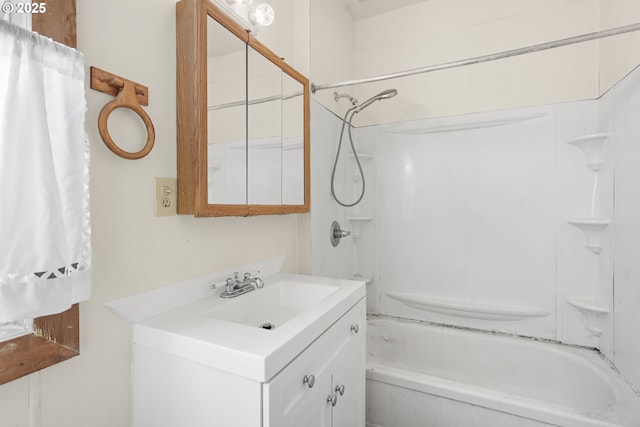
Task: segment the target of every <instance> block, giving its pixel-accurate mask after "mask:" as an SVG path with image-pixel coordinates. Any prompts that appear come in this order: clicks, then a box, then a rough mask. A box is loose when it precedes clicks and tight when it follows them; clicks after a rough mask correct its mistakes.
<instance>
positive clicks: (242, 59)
mask: <svg viewBox="0 0 640 427" xmlns="http://www.w3.org/2000/svg"><path fill="white" fill-rule="evenodd" d="M176 29H177V39H176V47H177V94H176V97H177V116H178V117H177V118H178V135H177V136H178V153H177V157H178V213H180V214H194V215H196V216H247V215H270V214H284V213H301V212H309V207H310V201H309V186H310V183H309V175H310V174H309V163H310V161H309V138H310V132H309V111H310V108H309V99H310V91H309V80H308V79H307V78H306V77H304V76H303V75H302V74H300V73H299V72H297V71H296V70H295V69H293V68H292V67H291V66H289V65H288V64H286V63H285V62H284V60H282V59H281V58H280V57H278V56H277V55H275V54H274V53H273V52H271V51H270V50H269V49H268V48H267V47H266V46H264V45H263V44H261V43H260V42H259V41H257V40H256V39H255V38H254V37H253V35H251V34H250V33H249V32H248V31H247V30H245V29H244V28H242V27H241V26H240V25H239V24H238V23H237V22H235V21H234V20H232V19H231V18H230V17H229V16H227V15H226V14H225V13H223V12H222V11H221V10H220V9H219V8H218V6H216V5H215V4H213V3H212V2H211V1H209V0H180V1H179V2H178V3H177V6H176Z"/></svg>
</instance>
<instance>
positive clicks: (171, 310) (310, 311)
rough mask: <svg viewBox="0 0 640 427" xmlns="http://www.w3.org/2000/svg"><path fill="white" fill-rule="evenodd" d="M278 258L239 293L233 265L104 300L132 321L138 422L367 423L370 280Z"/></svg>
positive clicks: (348, 426)
mask: <svg viewBox="0 0 640 427" xmlns="http://www.w3.org/2000/svg"><path fill="white" fill-rule="evenodd" d="M272 264H274V265H269V264H268V263H267V265H265V264H264V263H263V265H261V266H260V265H249V266H243V267H238V271H240V272H245V271H247V272H250V271H255V269H256V267H257V269H259V270H260V271H262V272H263V273H262V274H260V275H259V277H260V278H261V279H262V280H263V281H264V287H262V288H260V289H256V290H253V291H251V292H248V293H246V294H243V295H240V296H238V297H235V298H220V294H221V293H222V292H224V290H225V286H224V280H225V278H226V277H233V274H232V272H231V271H229V272H221V273H216V274H214V275H211V276H207V277H203V278H198V279H194V280H192V281H189V282H185V283H182V284H177V285H172V286H170V287H167V288H162V289H158V290H154V291H151V292H148V293H145V294H141V295H136V296H133V297H129V298H125V299H123V300H119V301H115V302H113V303H110V304H108V305H107V306H108V307H109V308H110V309H112V310H113V311H115V312H117V313H118V314H120V315H122V316H123V317H125V318H127V319H128V320H130V321H131V322H132V323H133V350H132V351H133V355H132V358H133V372H132V381H133V384H132V388H133V402H132V405H133V408H132V412H133V415H132V418H133V419H132V425H133V426H134V427H162V426H167V427H176V426H180V427H200V426H221V427H222V426H229V427H253V426H255V427H260V426H263V427H287V426H295V427H304V426H344V427H363V426H364V424H365V421H364V416H365V402H364V385H365V335H366V334H365V327H366V314H365V302H364V296H365V287H364V282H358V281H350V280H336V279H328V278H319V277H313V276H302V275H291V274H282V273H275V272H273V273H270V272H269V270H272V271H273V270H275V271H277V270H276V269H275V268H274V266H275V265H276V264H277V263H272ZM215 282H222V285H221V286H220V285H219V286H218V287H217V288H216V289H211V285H212V284H213V283H215Z"/></svg>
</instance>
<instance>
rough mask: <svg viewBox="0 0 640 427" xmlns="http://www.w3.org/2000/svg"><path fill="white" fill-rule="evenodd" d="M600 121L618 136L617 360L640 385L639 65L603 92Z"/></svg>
mask: <svg viewBox="0 0 640 427" xmlns="http://www.w3.org/2000/svg"><path fill="white" fill-rule="evenodd" d="M603 99H604V101H605V102H603V104H602V107H601V108H602V112H601V117H602V118H601V121H602V122H603V123H606V124H607V125H608V126H609V131H610V132H611V134H612V135H613V136H614V138H613V141H612V143H613V144H614V146H615V149H614V151H615V156H614V159H613V161H614V162H615V169H616V179H615V189H616V192H615V222H614V249H615V283H614V290H615V306H614V307H615V324H614V325H615V329H614V333H615V362H616V366H617V367H618V369H619V370H620V372H621V373H622V374H623V375H624V376H625V378H627V379H628V380H630V381H631V382H632V383H633V384H634V386H635V387H636V388H637V389H640V364H639V363H638V361H639V360H640V341H639V340H638V325H639V324H640V265H639V263H638V256H639V254H640V193H639V192H638V182H640V168H639V167H638V161H640V140H639V138H638V135H640V123H639V122H638V115H639V114H640V70H638V69H636V70H635V71H634V72H633V73H632V74H631V75H629V76H628V77H626V78H625V79H624V80H623V81H622V82H620V83H618V84H617V85H616V86H614V88H613V89H612V90H611V91H610V92H609V93H607V94H606V95H605V96H604V97H603Z"/></svg>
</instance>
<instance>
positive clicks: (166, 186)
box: [154, 176, 177, 216]
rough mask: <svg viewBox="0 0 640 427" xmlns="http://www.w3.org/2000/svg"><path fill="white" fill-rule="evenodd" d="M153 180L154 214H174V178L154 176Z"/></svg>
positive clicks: (175, 191)
mask: <svg viewBox="0 0 640 427" xmlns="http://www.w3.org/2000/svg"><path fill="white" fill-rule="evenodd" d="M154 181H155V182H154V184H155V185H154V188H155V191H154V194H155V215H156V216H168V215H176V213H177V211H176V203H177V202H176V193H177V188H176V187H177V185H176V181H177V180H176V178H164V177H159V176H156V177H155V178H154Z"/></svg>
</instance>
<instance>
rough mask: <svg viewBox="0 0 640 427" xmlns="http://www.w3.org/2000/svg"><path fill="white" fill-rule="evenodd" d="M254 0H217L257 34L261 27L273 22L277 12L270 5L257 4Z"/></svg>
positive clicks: (241, 23)
mask: <svg viewBox="0 0 640 427" xmlns="http://www.w3.org/2000/svg"><path fill="white" fill-rule="evenodd" d="M253 2H254V0H216V3H218V4H219V5H221V6H222V7H223V9H224V10H226V11H227V12H228V13H229V15H231V16H232V17H233V18H234V19H235V20H236V21H238V22H239V23H240V25H242V26H243V27H245V28H247V29H248V30H251V32H252V33H253V34H254V35H257V33H258V30H259V29H260V27H266V26H268V25H271V23H273V20H274V18H275V13H274V11H273V8H272V7H271V6H270V5H268V4H266V3H260V4H257V5H256V4H253Z"/></svg>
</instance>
